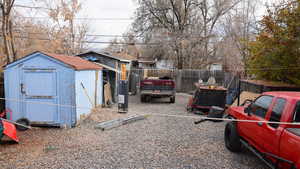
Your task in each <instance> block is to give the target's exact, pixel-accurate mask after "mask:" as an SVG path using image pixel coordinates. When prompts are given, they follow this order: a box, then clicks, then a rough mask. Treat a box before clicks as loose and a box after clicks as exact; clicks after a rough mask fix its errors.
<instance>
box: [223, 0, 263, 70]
mask: <svg viewBox="0 0 300 169" xmlns="http://www.w3.org/2000/svg"><path fill="white" fill-rule="evenodd" d="M259 2H260V0H243V1H242V2H241V3H240V4H239V5H238V6H237V7H236V9H234V10H232V11H231V12H230V13H228V14H227V15H226V18H225V19H224V20H223V30H224V35H223V37H224V38H223V43H224V44H226V45H224V44H223V50H222V51H223V53H224V55H225V56H224V64H225V67H226V68H227V69H230V70H234V69H237V71H241V69H243V68H244V66H245V63H246V59H247V58H248V55H249V54H248V49H247V48H248V42H249V41H250V40H251V38H252V39H253V38H254V36H255V34H256V32H257V26H258V24H257V18H258V16H257V13H256V11H257V10H258V8H259V7H260V4H259Z"/></svg>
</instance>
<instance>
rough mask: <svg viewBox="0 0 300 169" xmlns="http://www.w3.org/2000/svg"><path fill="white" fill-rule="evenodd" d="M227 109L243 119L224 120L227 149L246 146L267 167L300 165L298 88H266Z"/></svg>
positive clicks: (240, 148)
mask: <svg viewBox="0 0 300 169" xmlns="http://www.w3.org/2000/svg"><path fill="white" fill-rule="evenodd" d="M227 113H228V115H229V117H230V118H233V119H237V120H246V122H245V121H238V122H234V121H233V122H229V123H227V124H226V127H225V132H224V139H225V145H226V147H227V149H229V150H230V151H232V152H239V151H241V150H242V147H246V148H248V149H249V150H250V151H252V152H253V153H254V154H255V155H257V156H258V157H259V158H260V159H261V160H263V161H264V162H265V163H266V164H267V165H268V166H269V167H270V168H298V169H300V125H299V124H300V92H266V93H263V94H262V95H261V96H260V97H258V98H257V99H256V100H254V101H251V102H250V104H248V105H247V106H238V107H230V108H229V109H228V111H227ZM248 120H250V121H252V122H250V121H248ZM247 121H248V122H247ZM253 121H255V122H253ZM270 122H271V123H270ZM272 122H273V123H272ZM274 122H275V123H274ZM277 122H280V123H277Z"/></svg>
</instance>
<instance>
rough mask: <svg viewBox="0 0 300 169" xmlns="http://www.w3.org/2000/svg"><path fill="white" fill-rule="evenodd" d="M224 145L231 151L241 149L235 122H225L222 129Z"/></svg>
mask: <svg viewBox="0 0 300 169" xmlns="http://www.w3.org/2000/svg"><path fill="white" fill-rule="evenodd" d="M224 140H225V146H226V148H227V149H228V150H230V151H232V152H240V151H242V143H241V141H240V136H239V133H238V131H237V128H236V123H234V122H229V123H227V124H226V127H225V131H224Z"/></svg>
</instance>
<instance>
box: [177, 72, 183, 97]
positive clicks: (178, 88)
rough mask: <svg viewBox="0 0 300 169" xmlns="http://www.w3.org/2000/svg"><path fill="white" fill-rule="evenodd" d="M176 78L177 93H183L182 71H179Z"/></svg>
mask: <svg viewBox="0 0 300 169" xmlns="http://www.w3.org/2000/svg"><path fill="white" fill-rule="evenodd" d="M176 74H177V76H176V91H177V92H181V90H182V88H181V82H182V70H177V73H176Z"/></svg>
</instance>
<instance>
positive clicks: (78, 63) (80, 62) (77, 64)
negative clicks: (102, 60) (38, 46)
mask: <svg viewBox="0 0 300 169" xmlns="http://www.w3.org/2000/svg"><path fill="white" fill-rule="evenodd" d="M41 53H42V52H41ZM43 54H45V55H47V56H50V57H53V58H54V59H57V60H59V61H61V62H63V63H65V64H67V65H69V66H71V67H73V68H74V69H76V70H100V69H102V67H101V66H99V65H96V64H95V63H93V62H90V61H87V60H84V59H82V58H80V57H78V56H67V55H59V54H54V53H43Z"/></svg>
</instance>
